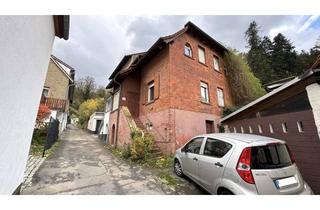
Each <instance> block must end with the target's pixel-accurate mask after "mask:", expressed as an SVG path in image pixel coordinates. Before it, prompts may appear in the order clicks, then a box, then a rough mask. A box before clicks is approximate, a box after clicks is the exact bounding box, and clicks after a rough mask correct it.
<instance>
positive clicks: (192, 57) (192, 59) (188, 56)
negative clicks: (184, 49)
mask: <svg viewBox="0 0 320 210" xmlns="http://www.w3.org/2000/svg"><path fill="white" fill-rule="evenodd" d="M183 55H184V56H185V57H187V58H189V59H191V60H194V58H193V57H190V56H188V55H186V54H183Z"/></svg>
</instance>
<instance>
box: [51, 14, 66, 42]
mask: <svg viewBox="0 0 320 210" xmlns="http://www.w3.org/2000/svg"><path fill="white" fill-rule="evenodd" d="M53 21H54V30H55V35H56V36H57V37H59V38H63V39H65V40H68V39H69V26H70V16H69V15H53Z"/></svg>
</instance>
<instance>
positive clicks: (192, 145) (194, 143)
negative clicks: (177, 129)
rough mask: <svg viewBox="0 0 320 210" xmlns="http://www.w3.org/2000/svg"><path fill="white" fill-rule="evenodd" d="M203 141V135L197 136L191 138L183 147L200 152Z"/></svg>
mask: <svg viewBox="0 0 320 210" xmlns="http://www.w3.org/2000/svg"><path fill="white" fill-rule="evenodd" d="M202 142H203V137H199V138H195V139H193V140H191V141H190V142H189V143H188V144H187V145H186V146H185V147H184V148H183V149H184V151H186V152H189V153H194V154H199V153H200V148H201V145H202Z"/></svg>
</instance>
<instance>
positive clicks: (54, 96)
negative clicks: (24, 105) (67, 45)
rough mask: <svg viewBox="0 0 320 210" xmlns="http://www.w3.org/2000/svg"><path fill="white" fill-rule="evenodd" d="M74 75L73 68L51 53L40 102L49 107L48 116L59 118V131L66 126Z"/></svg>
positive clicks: (71, 98)
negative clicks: (49, 113) (49, 112)
mask: <svg viewBox="0 0 320 210" xmlns="http://www.w3.org/2000/svg"><path fill="white" fill-rule="evenodd" d="M74 76H75V70H74V68H72V67H71V66H69V65H68V64H66V63H65V62H63V61H62V60H60V59H59V58H57V57H55V56H54V55H51V57H50V62H49V66H48V71H47V75H46V79H45V83H44V87H43V91H42V98H41V102H40V103H41V104H45V105H47V106H48V107H49V108H50V110H51V115H50V117H53V118H54V119H58V120H59V122H60V128H59V131H60V132H62V131H63V130H64V129H65V128H66V126H67V120H68V114H69V113H68V110H69V105H70V103H72V100H73V90H74Z"/></svg>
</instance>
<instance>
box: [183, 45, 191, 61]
mask: <svg viewBox="0 0 320 210" xmlns="http://www.w3.org/2000/svg"><path fill="white" fill-rule="evenodd" d="M184 55H185V56H188V57H190V58H192V48H191V46H190V44H189V43H186V44H185V45H184Z"/></svg>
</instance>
